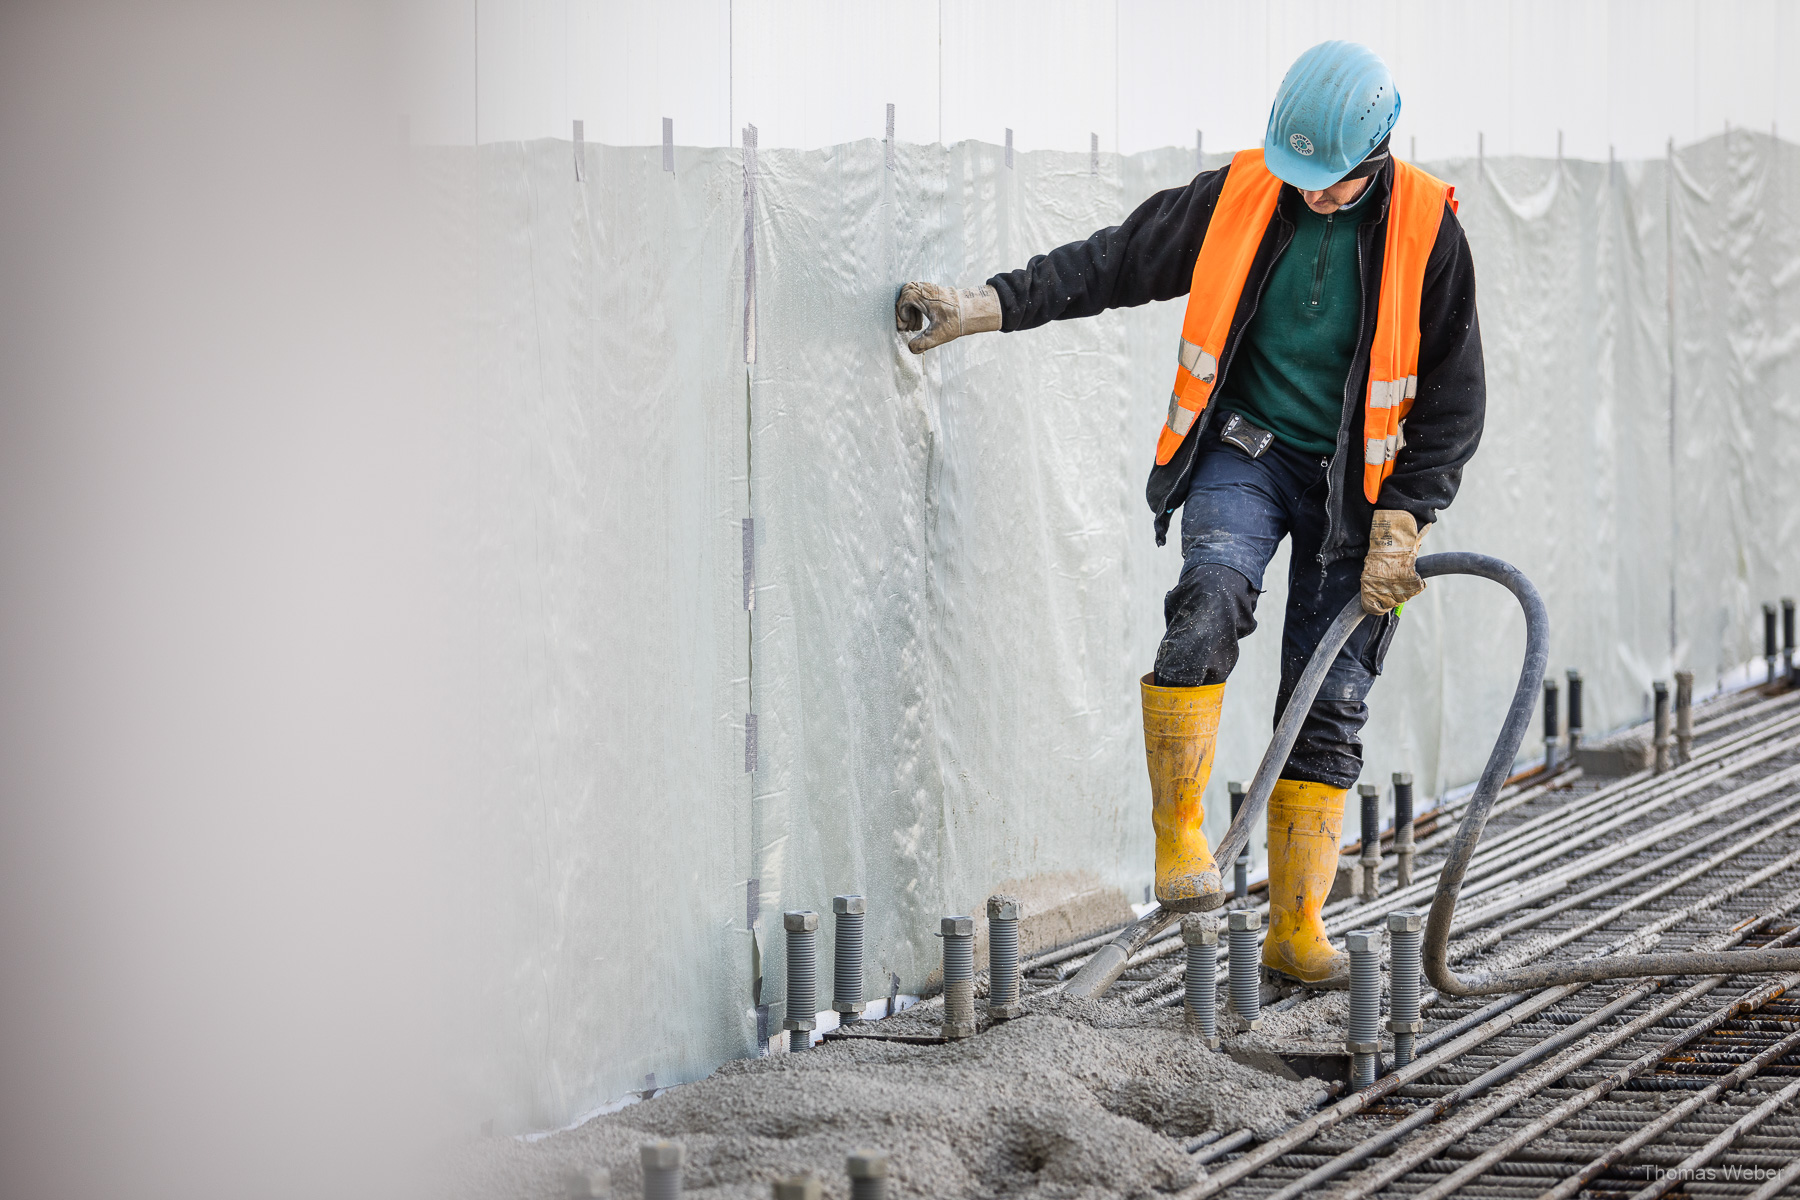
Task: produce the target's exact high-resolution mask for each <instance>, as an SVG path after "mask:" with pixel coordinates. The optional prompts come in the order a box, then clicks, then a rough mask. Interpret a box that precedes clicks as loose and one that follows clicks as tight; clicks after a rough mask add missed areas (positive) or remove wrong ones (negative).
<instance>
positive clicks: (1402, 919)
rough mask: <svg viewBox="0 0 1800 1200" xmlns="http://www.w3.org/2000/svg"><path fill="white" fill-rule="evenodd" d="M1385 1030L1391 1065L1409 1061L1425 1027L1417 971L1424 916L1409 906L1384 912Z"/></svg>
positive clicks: (1420, 962) (1420, 963) (1421, 957)
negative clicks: (1390, 1045) (1390, 1036)
mask: <svg viewBox="0 0 1800 1200" xmlns="http://www.w3.org/2000/svg"><path fill="white" fill-rule="evenodd" d="M1387 926H1388V943H1389V946H1390V947H1391V948H1390V949H1389V951H1388V991H1389V995H1388V1023H1387V1027H1388V1032H1389V1033H1391V1034H1393V1035H1394V1065H1395V1066H1396V1067H1404V1066H1405V1065H1406V1064H1407V1063H1409V1062H1411V1061H1412V1060H1413V1042H1414V1040H1415V1039H1417V1037H1418V1036H1419V1032H1420V1030H1422V1029H1424V1028H1425V1022H1424V1021H1422V1020H1420V1019H1419V972H1420V971H1421V970H1422V969H1423V966H1424V949H1423V947H1424V944H1425V918H1424V916H1423V914H1421V913H1419V912H1418V911H1416V910H1413V909H1405V910H1402V911H1400V912H1392V913H1389V914H1388V921H1387Z"/></svg>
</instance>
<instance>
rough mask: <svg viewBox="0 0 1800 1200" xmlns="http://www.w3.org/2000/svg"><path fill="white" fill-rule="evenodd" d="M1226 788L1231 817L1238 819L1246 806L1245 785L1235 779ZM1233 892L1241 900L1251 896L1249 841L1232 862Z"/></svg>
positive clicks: (1234, 819)
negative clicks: (1240, 811) (1229, 800)
mask: <svg viewBox="0 0 1800 1200" xmlns="http://www.w3.org/2000/svg"><path fill="white" fill-rule="evenodd" d="M1225 790H1226V792H1228V793H1229V794H1230V796H1231V819H1232V820H1233V821H1236V820H1237V815H1238V809H1240V808H1242V807H1244V785H1243V784H1242V783H1240V782H1238V781H1237V780H1235V779H1233V780H1230V781H1229V782H1227V783H1226V784H1225ZM1231 894H1232V895H1234V896H1236V897H1237V898H1238V899H1239V900H1247V899H1249V898H1250V843H1249V842H1247V841H1246V842H1245V843H1244V848H1243V849H1242V850H1240V851H1238V856H1237V860H1236V861H1235V862H1234V863H1232V880H1231Z"/></svg>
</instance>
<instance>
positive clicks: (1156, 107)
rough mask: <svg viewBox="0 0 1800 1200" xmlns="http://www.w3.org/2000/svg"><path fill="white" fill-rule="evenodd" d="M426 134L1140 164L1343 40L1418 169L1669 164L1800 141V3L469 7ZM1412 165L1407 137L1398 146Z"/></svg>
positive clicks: (427, 104)
mask: <svg viewBox="0 0 1800 1200" xmlns="http://www.w3.org/2000/svg"><path fill="white" fill-rule="evenodd" d="M412 19H413V25H414V28H413V29H412V30H411V31H410V36H409V44H410V45H411V46H412V47H414V49H415V51H416V52H417V55H418V62H417V64H416V65H415V69H414V71H413V72H412V74H411V77H410V79H409V84H410V88H409V99H408V105H409V107H410V110H411V111H410V114H409V115H410V116H411V117H412V118H413V122H414V129H415V136H416V137H418V138H419V139H420V140H423V141H429V142H448V143H467V142H469V141H472V140H479V141H483V142H491V141H514V140H526V139H531V138H540V137H562V138H567V137H568V136H569V133H570V129H571V122H572V121H574V120H576V119H580V120H583V121H584V122H585V123H586V136H587V139H588V140H589V141H597V142H605V143H608V144H611V145H654V144H656V143H658V142H660V141H661V140H662V118H664V117H671V118H673V119H674V122H675V139H676V141H677V143H678V144H681V145H685V146H724V145H734V144H736V143H737V141H738V140H739V136H740V131H741V130H742V128H743V126H744V125H745V124H747V123H749V124H754V125H756V126H757V129H758V133H759V136H760V138H761V144H762V145H764V146H770V147H774V146H781V147H797V148H814V147H820V146H828V145H835V144H838V143H842V142H849V141H854V140H856V139H858V138H866V137H874V138H879V137H881V136H883V133H884V122H885V119H886V105H887V104H889V103H892V104H894V105H895V106H896V123H897V135H898V137H899V140H901V141H903V142H921V143H929V142H941V143H943V144H946V145H949V144H953V143H955V142H958V141H962V140H964V139H976V140H980V141H986V142H993V143H999V142H1001V141H1003V140H1004V137H1005V130H1006V129H1007V128H1009V127H1010V128H1011V129H1012V130H1013V131H1014V142H1015V145H1016V146H1017V147H1018V148H1020V149H1060V150H1086V149H1087V148H1088V145H1089V141H1088V139H1089V136H1090V134H1098V135H1099V138H1100V147H1101V149H1102V150H1105V151H1119V152H1122V153H1126V154H1130V153H1135V152H1137V151H1139V150H1147V149H1153V148H1156V147H1160V146H1190V145H1192V144H1193V140H1194V134H1195V131H1196V130H1197V129H1198V130H1204V131H1205V136H1206V145H1207V147H1208V149H1213V150H1229V149H1239V148H1242V147H1244V146H1247V145H1253V144H1255V143H1256V142H1258V141H1260V140H1261V137H1262V130H1263V125H1264V122H1265V121H1266V119H1267V115H1268V110H1269V104H1270V102H1271V100H1272V99H1273V96H1274V92H1275V89H1276V87H1277V86H1279V84H1280V82H1281V76H1282V73H1283V71H1284V70H1285V69H1286V67H1287V64H1288V63H1290V62H1291V61H1293V59H1294V57H1295V56H1296V55H1298V54H1299V53H1300V52H1301V51H1302V50H1304V49H1306V48H1307V47H1308V46H1311V45H1313V44H1314V43H1316V42H1320V41H1324V40H1326V39H1329V38H1347V39H1352V40H1355V41H1360V42H1364V43H1366V44H1367V45H1369V46H1371V47H1373V48H1374V49H1375V50H1376V51H1377V52H1378V53H1379V54H1381V55H1382V56H1383V57H1385V58H1386V59H1387V61H1388V63H1389V65H1390V66H1391V67H1392V68H1393V70H1394V74H1395V77H1396V78H1397V79H1398V81H1399V85H1400V91H1401V96H1402V100H1403V104H1404V109H1403V112H1402V115H1401V119H1400V125H1399V128H1398V130H1397V136H1399V137H1400V138H1402V139H1415V138H1416V139H1417V152H1416V153H1417V156H1418V157H1420V158H1422V159H1433V160H1438V159H1444V158H1452V157H1462V156H1465V155H1469V156H1472V155H1474V154H1475V153H1476V149H1477V137H1478V135H1485V138H1486V150H1487V152H1488V153H1489V154H1495V155H1529V156H1543V157H1553V156H1554V155H1555V154H1556V151H1557V136H1558V133H1559V132H1561V133H1562V135H1563V137H1564V143H1563V151H1564V153H1565V154H1566V155H1568V156H1569V157H1571V158H1586V159H1592V160H1604V159H1605V158H1606V156H1607V152H1608V148H1609V147H1612V148H1613V149H1614V152H1615V153H1616V154H1617V155H1618V157H1620V158H1643V157H1649V156H1652V155H1656V154H1660V153H1661V152H1662V151H1663V149H1664V147H1665V145H1666V143H1667V141H1668V139H1669V138H1671V137H1673V138H1674V139H1675V140H1676V142H1677V143H1678V144H1685V143H1689V142H1694V141H1698V140H1700V139H1702V138H1704V137H1707V136H1709V135H1711V134H1715V133H1718V132H1721V131H1722V130H1723V129H1724V128H1725V127H1726V126H1727V125H1728V124H1729V125H1733V126H1737V127H1745V128H1751V129H1756V130H1761V131H1767V130H1769V129H1770V127H1771V125H1778V126H1779V127H1781V128H1786V129H1791V130H1794V131H1796V132H1800V85H1795V84H1791V83H1790V84H1787V85H1786V86H1784V84H1783V80H1782V78H1781V74H1782V73H1781V70H1780V64H1781V63H1782V62H1784V61H1791V59H1792V51H1793V49H1794V42H1795V38H1796V36H1797V35H1800V11H1797V10H1796V6H1795V4H1793V3H1792V2H1791V0H1787V2H1783V0H1634V2H1627V0H1613V2H1612V3H1606V2H1603V0H1510V2H1494V3H1482V4H1450V3H1426V2H1425V0H1367V2H1363V3H1342V2H1340V3H1328V2H1323V0H1312V2H1306V0H1278V2H1272V3H1266V4H1264V3H1251V2H1247V0H1193V2H1185V3H1184V2H1182V0H1087V2H1071V0H1060V2H1057V0H1052V2H1049V3H1044V2H1037V3H1030V2H1022V0H883V2H881V3H869V2H867V0H862V2H858V3H825V2H822V0H780V2H773V0H661V2H660V3H657V4H630V3H622V2H619V0H610V2H596V0H466V2H464V3H458V4H446V5H439V4H423V3H421V4H418V5H417V7H416V8H415V9H414V10H413V11H412ZM1404 144H1405V146H1406V147H1407V150H1403V153H1406V152H1408V151H1410V149H1411V146H1412V143H1411V141H1410V140H1408V141H1406V142H1405V143H1404Z"/></svg>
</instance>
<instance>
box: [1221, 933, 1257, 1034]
mask: <svg viewBox="0 0 1800 1200" xmlns="http://www.w3.org/2000/svg"><path fill="white" fill-rule="evenodd" d="M1225 920H1226V925H1227V929H1226V941H1227V948H1228V949H1229V950H1230V951H1231V961H1230V962H1229V963H1227V964H1226V990H1227V991H1229V992H1230V993H1231V1011H1232V1012H1235V1013H1236V1014H1237V1015H1238V1019H1239V1020H1241V1021H1242V1022H1243V1023H1244V1028H1246V1029H1261V1028H1262V949H1261V946H1260V945H1259V943H1260V942H1261V940H1262V939H1261V938H1260V937H1258V936H1257V935H1258V933H1259V932H1260V931H1261V930H1262V914H1261V913H1258V912H1254V911H1251V910H1249V909H1242V908H1240V909H1235V910H1233V911H1232V912H1231V913H1229V914H1228V915H1227V916H1226V918H1225Z"/></svg>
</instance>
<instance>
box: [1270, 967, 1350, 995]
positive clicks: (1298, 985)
mask: <svg viewBox="0 0 1800 1200" xmlns="http://www.w3.org/2000/svg"><path fill="white" fill-rule="evenodd" d="M1263 970H1264V971H1265V972H1266V973H1267V974H1268V978H1269V979H1270V980H1271V981H1272V982H1273V983H1275V984H1276V985H1277V986H1279V987H1282V988H1286V989H1289V990H1304V991H1309V992H1347V991H1349V990H1350V969H1349V967H1348V966H1346V967H1345V968H1344V971H1343V973H1342V974H1339V973H1337V972H1333V973H1332V974H1330V975H1327V976H1326V977H1325V978H1323V979H1321V980H1318V981H1317V982H1314V981H1312V980H1310V979H1302V978H1300V977H1299V976H1298V975H1289V974H1288V973H1287V972H1286V971H1283V970H1280V969H1279V968H1276V967H1271V966H1269V965H1268V964H1267V963H1264V964H1263Z"/></svg>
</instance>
